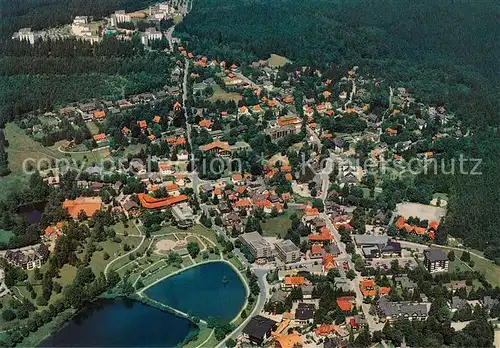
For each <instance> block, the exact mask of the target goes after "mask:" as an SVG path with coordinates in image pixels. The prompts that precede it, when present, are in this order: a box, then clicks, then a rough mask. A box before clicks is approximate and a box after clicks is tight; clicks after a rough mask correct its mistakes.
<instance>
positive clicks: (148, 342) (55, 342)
mask: <svg viewBox="0 0 500 348" xmlns="http://www.w3.org/2000/svg"><path fill="white" fill-rule="evenodd" d="M195 329H197V328H196V326H195V325H194V324H193V323H192V322H190V321H189V320H187V319H184V318H180V317H177V316H175V315H173V314H170V313H166V312H163V311H160V310H159V309H156V308H153V307H150V306H147V305H144V304H142V303H140V302H136V301H133V300H128V299H115V300H109V299H100V300H97V301H95V302H94V303H92V304H91V305H90V306H89V307H88V308H86V309H85V310H83V311H82V312H80V313H79V314H78V315H77V316H76V317H75V318H74V319H73V320H71V321H70V322H69V323H68V324H67V325H66V326H64V327H63V328H62V329H61V330H59V331H58V332H57V333H55V334H54V335H52V336H51V337H49V338H47V339H46V340H45V341H43V342H42V343H41V344H40V346H41V347H54V346H55V347H75V346H76V347H175V346H177V345H179V344H180V343H182V341H183V340H184V338H185V337H186V336H187V335H188V333H189V331H190V330H195Z"/></svg>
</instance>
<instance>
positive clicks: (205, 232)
mask: <svg viewBox="0 0 500 348" xmlns="http://www.w3.org/2000/svg"><path fill="white" fill-rule="evenodd" d="M167 233H175V234H178V237H179V239H182V238H184V237H183V234H185V233H193V234H199V235H201V236H204V237H206V238H208V239H209V240H211V241H212V242H213V243H214V244H217V237H216V236H215V232H214V231H213V230H211V229H209V228H206V227H205V226H202V225H194V226H193V227H190V228H188V229H185V230H181V229H178V228H177V227H175V226H170V225H169V226H163V227H162V228H161V229H160V230H159V231H156V232H153V233H151V235H159V234H167ZM203 241H204V243H205V240H203ZM210 246H212V245H210Z"/></svg>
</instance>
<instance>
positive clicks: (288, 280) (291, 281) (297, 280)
mask: <svg viewBox="0 0 500 348" xmlns="http://www.w3.org/2000/svg"><path fill="white" fill-rule="evenodd" d="M304 282H305V278H304V277H299V276H297V277H285V284H286V285H303V284H304Z"/></svg>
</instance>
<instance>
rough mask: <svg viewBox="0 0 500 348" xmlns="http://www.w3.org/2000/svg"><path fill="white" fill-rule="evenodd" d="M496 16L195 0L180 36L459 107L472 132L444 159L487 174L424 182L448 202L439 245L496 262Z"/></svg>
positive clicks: (393, 5) (193, 44) (313, 2)
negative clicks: (469, 162) (471, 250)
mask: <svg viewBox="0 0 500 348" xmlns="http://www.w3.org/2000/svg"><path fill="white" fill-rule="evenodd" d="M499 15H500V5H499V3H498V2H494V1H480V2H473V1H454V0H443V1H434V0H423V1H411V0H402V1H391V0H378V1H367V0H366V1H365V0H358V1H338V0H305V1H293V0H277V1H272V2H269V1H264V0H253V1H234V0H217V1H213V0H197V1H196V2H195V6H194V7H193V10H192V12H191V13H190V14H189V15H188V16H187V17H186V18H185V19H184V21H183V22H182V23H181V24H180V25H179V26H177V28H176V30H177V31H178V32H179V35H181V36H182V37H183V38H184V39H186V40H188V42H189V44H188V48H189V49H190V50H192V51H193V52H194V53H203V54H205V55H208V56H210V57H211V58H216V59H225V60H229V61H234V62H239V63H248V62H251V61H255V60H258V59H266V58H267V57H268V56H269V55H270V54H271V53H276V54H280V55H284V56H286V57H287V58H289V59H291V60H292V61H293V62H294V63H295V64H297V65H313V66H317V67H320V68H321V67H325V66H327V65H332V64H334V65H339V66H345V67H348V68H349V67H352V66H354V65H357V66H359V68H360V69H361V71H362V72H363V73H365V74H371V75H374V76H377V77H381V78H384V79H385V81H386V82H388V83H389V84H390V85H393V86H404V87H406V88H407V89H409V90H410V91H411V92H412V93H413V94H415V95H417V96H418V98H419V100H420V101H422V102H424V103H429V104H431V105H444V106H446V107H447V108H448V109H450V110H453V111H454V112H455V113H456V115H457V117H459V118H460V119H461V121H462V122H463V123H464V124H465V125H467V126H468V127H469V128H471V129H472V135H471V137H469V138H468V139H467V140H466V141H463V142H454V143H450V144H449V148H447V149H445V154H444V156H445V157H447V159H448V160H451V158H452V157H454V156H457V155H458V154H460V153H463V154H464V155H465V156H466V157H467V156H469V157H472V158H481V159H482V165H481V171H482V175H480V176H470V175H441V176H430V177H427V178H426V180H429V182H430V183H431V184H432V185H433V187H434V188H436V189H439V190H440V191H442V192H446V193H448V194H449V196H450V202H449V209H448V214H447V216H446V219H445V222H444V224H443V225H442V228H441V231H440V234H439V236H438V240H440V241H441V242H444V241H445V240H446V235H448V234H451V235H453V236H456V237H460V238H462V239H464V241H465V242H466V244H467V245H470V246H472V247H475V248H479V249H482V250H485V251H486V254H487V256H489V257H491V258H494V259H497V260H498V261H499V262H500V259H499V258H500V232H499V231H498V228H497V226H498V224H499V223H500V204H499V203H498V202H499V201H500V190H498V189H494V188H498V187H500V175H498V173H500V164H499V162H500V129H499V128H498V127H499V125H500V112H499V110H500V89H499V88H498V86H497V83H498V76H500V58H499V56H498V54H499V52H500V40H498V38H499V37H500V27H499V26H498V18H499Z"/></svg>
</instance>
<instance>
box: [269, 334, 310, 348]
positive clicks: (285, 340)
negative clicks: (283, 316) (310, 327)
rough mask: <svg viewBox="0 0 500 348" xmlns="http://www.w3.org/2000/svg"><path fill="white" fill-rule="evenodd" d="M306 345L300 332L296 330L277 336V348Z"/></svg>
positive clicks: (295, 347)
mask: <svg viewBox="0 0 500 348" xmlns="http://www.w3.org/2000/svg"><path fill="white" fill-rule="evenodd" d="M303 345H304V343H303V341H302V338H301V336H300V334H299V333H297V332H294V333H291V334H288V335H278V336H277V337H275V345H274V347H275V348H297V347H302V346H303Z"/></svg>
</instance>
